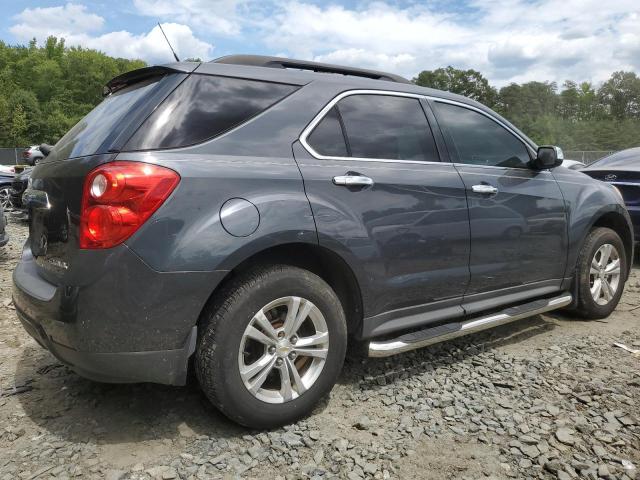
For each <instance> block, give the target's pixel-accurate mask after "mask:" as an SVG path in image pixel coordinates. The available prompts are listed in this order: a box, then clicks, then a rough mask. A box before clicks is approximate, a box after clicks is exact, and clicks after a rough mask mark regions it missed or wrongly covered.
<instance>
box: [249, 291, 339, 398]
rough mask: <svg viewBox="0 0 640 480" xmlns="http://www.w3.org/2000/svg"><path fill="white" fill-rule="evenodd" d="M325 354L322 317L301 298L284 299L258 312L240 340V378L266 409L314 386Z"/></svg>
mask: <svg viewBox="0 0 640 480" xmlns="http://www.w3.org/2000/svg"><path fill="white" fill-rule="evenodd" d="M328 353H329V331H328V328H327V322H326V320H325V318H324V315H322V312H321V311H320V310H319V309H318V307H316V306H315V305H314V304H313V303H312V302H311V301H309V300H307V299H305V298H301V297H283V298H278V299H277V300H274V301H273V302H270V303H268V304H267V305H265V306H264V307H262V308H261V309H260V310H259V311H258V312H257V313H256V314H255V315H254V316H253V318H252V319H251V321H250V322H249V325H247V328H246V329H245V331H244V334H243V335H242V340H241V342H240V349H239V352H238V366H239V368H240V378H241V379H242V382H243V383H244V386H245V387H246V388H247V390H248V391H249V392H250V393H251V394H252V395H253V396H254V397H256V398H257V399H259V400H262V401H263V402H267V403H285V402H289V401H291V400H295V399H296V398H298V397H299V396H300V395H302V394H303V393H304V392H306V391H307V390H309V388H311V387H312V386H313V384H314V383H315V382H316V380H317V379H318V377H319V376H320V373H322V369H323V368H324V365H325V363H326V359H327V354H328Z"/></svg>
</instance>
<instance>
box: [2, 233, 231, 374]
mask: <svg viewBox="0 0 640 480" xmlns="http://www.w3.org/2000/svg"><path fill="white" fill-rule="evenodd" d="M84 254H85V255H84V256H82V258H79V259H76V262H75V263H77V264H78V265H77V268H75V269H74V268H73V266H70V267H69V271H68V278H66V281H67V282H69V283H71V282H77V283H78V284H77V285H70V284H62V283H61V284H59V285H56V284H53V283H51V282H50V281H48V280H47V279H45V278H43V276H41V275H40V273H39V268H42V267H41V266H39V265H37V264H36V261H35V259H34V258H33V256H32V255H31V251H30V249H29V248H28V247H25V249H24V251H23V256H22V260H21V261H20V263H19V264H18V265H17V267H16V269H15V270H14V272H13V285H14V287H13V302H14V305H15V308H16V313H17V315H18V318H19V319H20V321H21V322H22V324H23V326H24V328H25V330H26V331H27V332H28V333H29V334H30V335H31V336H32V337H33V338H34V339H35V340H36V341H37V342H38V343H39V344H40V345H42V346H43V347H44V348H46V349H47V350H49V351H50V352H51V353H52V354H53V355H54V356H55V357H57V358H58V359H59V360H60V361H61V362H62V363H64V364H66V365H69V366H70V367H71V368H72V369H73V370H74V371H76V372H77V373H78V374H79V375H82V376H84V377H87V378H89V379H92V380H96V381H102V382H113V383H134V382H153V383H162V384H169V385H184V383H185V382H186V376H187V366H188V361H189V357H190V356H191V354H192V353H193V352H194V349H195V345H196V334H197V332H196V324H197V321H198V317H199V315H200V312H201V310H202V308H203V306H204V304H205V303H206V301H207V299H208V297H209V295H210V294H211V292H212V291H213V289H214V288H215V286H216V285H217V281H219V280H220V279H221V278H223V276H224V273H225V272H171V273H168V272H157V271H154V270H152V269H150V268H149V267H148V266H147V265H146V264H145V263H144V262H142V260H140V259H139V258H138V257H137V256H136V255H135V254H133V253H132V252H131V251H130V250H129V249H128V248H127V247H126V246H124V245H121V246H119V247H116V248H114V249H111V250H110V251H108V252H107V251H102V252H86V251H85V252H84ZM105 257H106V258H107V260H106V261H105ZM87 270H88V271H91V272H92V273H93V274H94V277H92V278H88V275H87V274H86V273H85V272H86V271H87ZM64 279H65V277H63V280H64Z"/></svg>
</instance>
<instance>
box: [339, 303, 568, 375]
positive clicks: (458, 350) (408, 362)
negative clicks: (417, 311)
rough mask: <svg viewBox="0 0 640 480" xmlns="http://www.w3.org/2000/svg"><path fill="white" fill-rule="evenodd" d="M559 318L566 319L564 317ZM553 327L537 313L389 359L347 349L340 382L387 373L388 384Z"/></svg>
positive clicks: (514, 342) (530, 336)
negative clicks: (362, 367) (363, 365)
mask: <svg viewBox="0 0 640 480" xmlns="http://www.w3.org/2000/svg"><path fill="white" fill-rule="evenodd" d="M560 318H561V319H564V317H560ZM554 328H556V325H555V324H554V323H552V322H549V321H547V320H545V319H544V318H543V317H542V316H541V315H534V316H532V317H528V318H525V319H522V320H518V321H516V322H513V323H510V324H506V325H502V326H499V327H495V328H493V329H488V330H484V331H481V332H477V333H473V334H470V335H465V336H462V337H459V338H456V339H453V340H449V341H446V342H441V343H437V344H435V345H431V346H428V347H424V348H420V349H417V350H412V351H409V352H405V353H401V354H398V355H394V356H391V357H386V358H366V356H365V349H363V348H360V349H352V350H351V351H349V352H347V358H346V359H345V368H344V370H343V375H342V377H341V379H340V380H339V383H341V384H352V383H357V382H358V381H361V380H362V377H363V375H364V376H366V377H368V378H369V379H370V380H371V381H372V382H373V383H376V381H379V380H381V376H384V377H385V380H384V381H382V382H381V383H379V384H382V385H385V384H388V383H389V382H390V381H391V382H393V381H395V380H397V379H398V378H400V377H405V376H406V375H407V372H409V373H410V374H411V375H422V374H423V373H426V372H429V371H433V370H435V369H437V368H439V367H446V366H447V365H451V364H452V363H455V362H460V361H465V360H468V359H470V358H472V357H474V356H476V355H479V354H481V353H484V352H487V351H491V350H493V349H496V348H499V347H503V346H507V345H512V344H518V343H521V342H523V341H525V340H527V339H529V338H532V337H534V336H537V335H541V334H543V333H546V332H549V331H551V330H553V329H554ZM364 363H366V367H365V368H364V369H362V371H357V369H355V368H354V367H355V366H356V365H361V364H364Z"/></svg>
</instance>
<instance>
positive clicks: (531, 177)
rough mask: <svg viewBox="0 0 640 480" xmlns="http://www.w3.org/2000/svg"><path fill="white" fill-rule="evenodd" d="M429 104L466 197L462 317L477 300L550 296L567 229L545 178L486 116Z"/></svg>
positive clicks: (557, 196) (558, 278)
mask: <svg viewBox="0 0 640 480" xmlns="http://www.w3.org/2000/svg"><path fill="white" fill-rule="evenodd" d="M433 105H434V109H435V112H436V115H437V118H438V123H439V124H440V126H441V127H442V129H443V132H444V135H445V138H446V141H447V145H448V147H449V153H450V155H451V156H452V157H453V161H454V162H455V166H456V168H457V170H458V171H459V172H460V175H461V177H462V180H463V182H464V185H465V189H466V192H467V201H468V205H469V222H470V228H471V254H470V265H469V268H470V272H471V281H470V283H469V287H468V289H467V292H466V296H465V310H466V311H467V313H474V310H478V309H483V308H486V307H490V305H487V303H486V297H487V295H483V294H488V295H492V294H493V295H499V296H500V297H501V298H502V299H504V298H505V297H507V296H509V295H512V296H513V300H514V301H518V300H520V299H521V298H525V297H528V296H538V295H542V294H545V293H550V292H553V291H557V290H558V289H559V288H560V284H561V282H562V278H563V275H564V270H565V264H566V251H567V250H566V249H567V246H566V242H567V224H566V217H565V204H564V199H563V197H562V193H561V191H560V188H559V186H558V184H557V183H556V181H555V179H554V177H553V175H552V174H551V172H549V171H539V170H533V169H532V168H530V160H531V153H530V152H531V149H530V147H528V146H527V145H525V143H524V142H523V141H522V140H521V139H520V138H519V137H518V136H516V135H515V134H514V133H513V132H512V131H510V130H508V129H507V128H506V126H504V125H502V124H501V123H498V120H497V119H494V118H493V117H492V116H490V115H489V114H485V113H481V112H480V111H477V110H474V109H470V108H467V107H465V106H462V105H457V104H456V105H454V104H451V103H445V102H441V101H434V102H433Z"/></svg>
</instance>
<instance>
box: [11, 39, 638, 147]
mask: <svg viewBox="0 0 640 480" xmlns="http://www.w3.org/2000/svg"><path fill="white" fill-rule="evenodd" d="M143 66H145V63H144V62H143V61H141V60H127V59H123V58H112V57H109V56H107V55H105V54H103V53H101V52H98V51H96V50H90V49H84V48H81V47H67V46H65V44H64V39H58V38H56V37H49V38H48V39H47V41H46V42H45V43H44V45H42V46H38V45H37V43H36V41H35V39H34V40H32V41H31V42H30V43H29V44H28V45H26V46H23V45H14V46H12V45H8V44H6V43H4V42H2V41H0V147H14V146H26V145H32V144H40V143H43V142H45V143H51V144H53V143H55V142H56V141H57V140H58V139H59V138H60V137H61V136H62V135H64V133H65V132H66V131H67V130H69V129H70V128H71V127H72V126H73V125H74V124H75V123H76V122H78V121H79V120H80V119H81V118H82V117H83V116H84V115H86V114H87V113H88V112H89V111H90V110H91V109H92V108H93V107H94V106H96V105H97V104H98V103H99V102H100V101H101V100H102V87H103V86H104V84H105V83H106V82H107V81H108V80H110V79H111V78H113V77H115V76H116V75H119V74H121V73H124V72H126V71H129V70H133V69H136V68H140V67H143ZM413 82H414V83H416V84H418V85H422V86H427V87H433V88H437V89H440V90H447V91H450V92H454V93H459V94H461V95H465V96H467V97H470V98H474V99H476V100H478V101H480V102H482V103H484V104H485V105H487V106H489V107H491V108H493V109H494V110H496V111H497V112H499V113H500V114H502V115H503V116H504V117H506V118H507V119H509V120H510V121H512V122H513V123H514V124H515V125H517V126H518V127H519V128H520V129H521V130H523V131H524V132H525V133H526V134H527V135H529V136H530V137H531V138H532V139H533V140H534V141H536V142H537V143H539V144H554V145H560V146H562V147H563V148H564V149H566V150H619V149H623V148H628V147H632V146H637V145H640V78H638V77H637V76H636V74H635V73H633V72H615V73H614V74H612V75H611V78H609V79H608V80H607V81H606V82H604V83H603V84H602V85H599V86H595V85H593V84H592V83H589V82H582V83H576V82H574V81H570V80H567V81H566V82H564V84H563V85H562V88H558V85H557V84H556V83H555V82H527V83H523V84H516V83H512V84H510V85H507V86H505V87H502V88H500V89H497V88H495V87H493V86H491V84H490V83H489V81H488V80H487V79H486V78H485V77H483V75H482V74H481V73H480V72H477V71H475V70H459V69H456V68H453V67H446V68H439V69H437V70H425V71H422V72H420V74H419V75H417V76H416V77H415V78H414V79H413Z"/></svg>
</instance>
